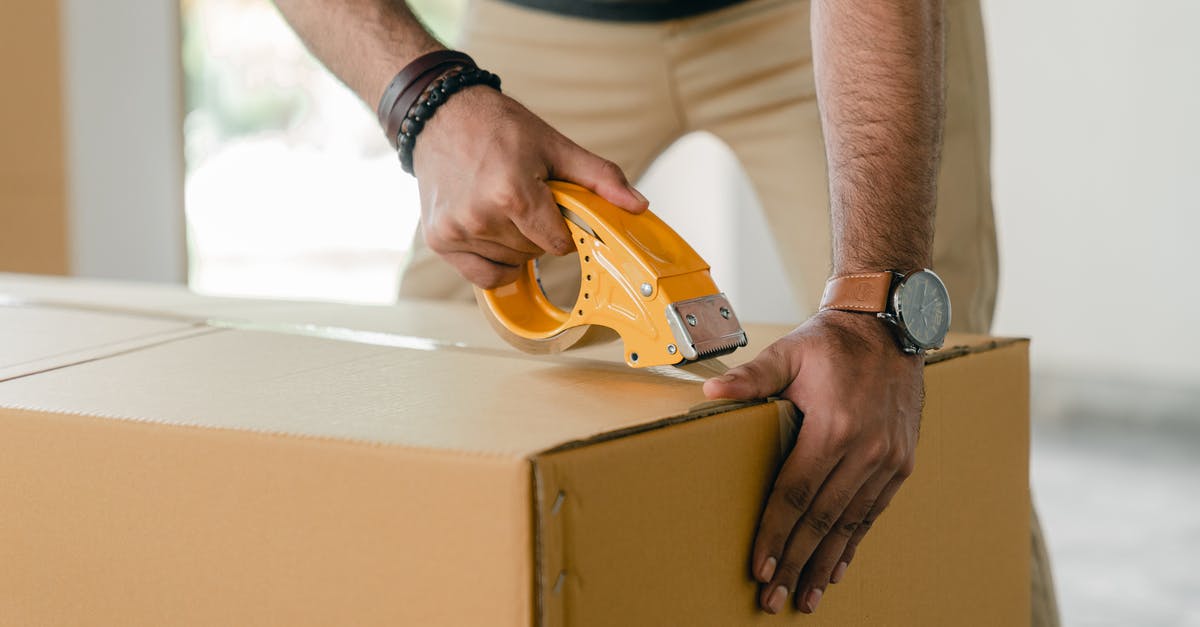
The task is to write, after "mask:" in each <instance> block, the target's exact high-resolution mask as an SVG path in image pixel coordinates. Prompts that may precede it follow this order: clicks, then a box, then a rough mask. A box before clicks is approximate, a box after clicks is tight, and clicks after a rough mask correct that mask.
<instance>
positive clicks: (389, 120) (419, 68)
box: [375, 50, 475, 148]
mask: <svg viewBox="0 0 1200 627" xmlns="http://www.w3.org/2000/svg"><path fill="white" fill-rule="evenodd" d="M456 66H460V67H475V61H474V59H472V58H471V57H470V56H468V55H466V54H465V53H462V52H458V51H457V50H435V51H433V52H430V53H427V54H423V55H421V56H419V57H417V58H416V59H413V60H412V61H411V62H410V63H409V64H408V65H406V66H404V69H402V70H400V73H398V74H396V78H393V79H392V82H391V83H389V84H388V86H387V89H385V90H384V91H383V97H382V98H380V99H379V107H378V108H376V110H375V113H376V114H377V115H378V116H379V125H380V126H382V127H383V129H384V131H385V132H386V133H387V139H388V142H389V143H390V144H391V145H392V148H395V147H396V135H397V134H399V132H400V125H401V124H402V123H403V122H404V118H405V116H407V115H408V110H409V109H411V108H412V105H413V104H414V103H415V102H416V101H417V98H418V97H419V96H420V95H421V92H423V91H425V87H426V86H428V85H429V83H432V82H433V81H434V80H435V79H437V77H438V76H440V75H441V74H443V73H444V72H446V71H447V70H450V69H451V68H454V67H456Z"/></svg>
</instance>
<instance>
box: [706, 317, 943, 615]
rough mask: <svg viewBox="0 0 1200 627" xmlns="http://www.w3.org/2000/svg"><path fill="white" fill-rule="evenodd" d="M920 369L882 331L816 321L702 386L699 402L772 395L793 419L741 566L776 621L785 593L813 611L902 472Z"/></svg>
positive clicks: (908, 470)
mask: <svg viewBox="0 0 1200 627" xmlns="http://www.w3.org/2000/svg"><path fill="white" fill-rule="evenodd" d="M923 368H924V357H922V356H916V355H906V354H904V353H902V352H901V351H900V349H899V348H898V347H897V345H896V341H895V339H894V338H893V337H892V336H891V333H890V331H889V330H888V329H887V328H886V327H885V324H884V323H883V322H882V321H880V320H877V319H875V318H874V317H873V316H869V315H864V314H860V313H851V312H844V311H824V312H821V313H818V314H816V315H815V316H813V317H812V318H810V319H809V320H808V321H807V322H805V323H804V324H803V325H801V326H800V327H799V328H797V329H796V330H795V331H793V332H792V333H790V334H789V335H787V336H786V337H784V338H782V339H780V340H779V341H777V342H775V343H774V344H772V345H770V346H768V347H767V348H766V349H765V350H763V352H762V353H760V354H759V355H758V356H757V357H756V358H755V359H754V360H753V361H750V362H749V363H746V364H744V365H742V366H739V367H737V368H733V369H731V370H730V371H729V372H728V373H726V374H725V375H723V376H721V377H717V378H715V379H710V380H708V381H707V382H705V384H704V393H705V395H706V396H708V397H709V398H728V399H754V398H763V397H766V396H772V395H782V396H784V397H785V398H787V399H788V400H790V401H791V402H792V403H794V404H795V405H796V407H797V408H798V409H799V410H800V411H801V412H802V413H803V415H804V421H803V424H802V427H801V429H800V432H799V435H798V436H797V438H796V446H795V448H794V449H793V450H792V452H791V454H790V455H789V456H788V458H787V460H786V461H785V462H784V464H783V467H782V468H781V469H780V471H779V475H778V477H777V478H776V480H775V485H774V487H773V489H772V491H771V495H770V497H769V498H768V500H767V505H766V509H765V510H764V511H763V514H762V518H761V519H760V521H759V526H758V533H757V534H756V536H755V540H754V550H753V554H752V558H751V567H752V569H753V576H754V578H755V579H756V580H758V582H759V583H761V584H763V586H762V589H761V591H760V594H759V604H760V605H761V606H762V608H763V609H764V610H766V611H767V612H770V613H772V614H774V613H777V612H779V611H781V610H782V609H783V605H784V602H785V601H786V599H787V597H788V595H789V594H791V595H793V598H794V602H795V604H796V606H797V607H798V608H799V609H800V610H801V611H803V612H812V611H814V610H815V609H816V607H817V603H818V602H819V601H820V600H821V595H822V594H823V593H824V591H825V588H826V586H827V585H828V584H829V583H830V582H831V581H832V582H833V583H837V582H838V581H840V580H841V578H842V577H843V576H844V574H845V569H846V567H847V566H848V565H849V562H850V560H851V559H852V558H853V556H854V552H855V549H856V547H857V546H858V543H859V541H861V540H862V537H863V536H864V535H865V534H866V532H867V530H869V529H870V527H871V524H872V523H873V522H874V521H875V519H876V518H877V517H878V516H879V514H880V512H882V511H883V509H884V508H885V507H887V505H888V502H889V501H891V499H892V496H893V495H895V494H896V491H897V490H898V489H899V488H900V484H901V483H903V481H904V480H905V479H906V478H907V477H908V476H909V475H911V474H912V472H913V467H914V463H915V458H914V452H915V450H916V446H917V434H918V431H919V428H920V417H921V403H922V394H923Z"/></svg>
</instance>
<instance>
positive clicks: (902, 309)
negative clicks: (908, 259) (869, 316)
mask: <svg viewBox="0 0 1200 627" xmlns="http://www.w3.org/2000/svg"><path fill="white" fill-rule="evenodd" d="M895 305H896V313H897V314H899V317H900V321H901V322H902V323H903V324H904V328H905V329H907V330H908V334H909V335H910V336H911V337H912V340H913V341H914V342H915V343H916V344H917V345H918V346H920V347H922V348H934V347H936V346H939V345H941V343H942V339H943V338H944V337H945V336H946V331H947V330H949V328H950V295H949V294H948V293H947V292H946V286H945V285H943V284H942V281H941V279H939V278H938V277H937V275H936V274H934V273H932V272H929V271H927V270H922V271H919V272H914V273H912V274H910V275H909V276H908V277H907V278H905V279H904V282H903V283H901V284H900V287H899V288H898V289H897V290H896V303H895Z"/></svg>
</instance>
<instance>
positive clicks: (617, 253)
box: [476, 181, 746, 368]
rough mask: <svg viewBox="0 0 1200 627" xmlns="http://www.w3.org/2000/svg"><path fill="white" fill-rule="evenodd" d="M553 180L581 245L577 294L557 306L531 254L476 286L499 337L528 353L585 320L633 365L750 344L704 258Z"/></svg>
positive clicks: (656, 226)
mask: <svg viewBox="0 0 1200 627" xmlns="http://www.w3.org/2000/svg"><path fill="white" fill-rule="evenodd" d="M549 185H550V189H551V191H552V192H553V193H554V198H555V200H556V201H557V202H558V205H559V207H560V208H561V209H562V212H563V217H564V219H565V220H566V222H567V228H568V229H569V230H570V231H571V235H572V236H573V237H574V241H575V245H576V248H578V250H579V263H580V269H581V272H580V285H579V294H578V296H577V297H576V302H575V306H574V307H572V308H571V310H570V311H564V310H562V309H560V308H558V307H556V306H555V305H554V304H553V303H551V302H550V300H549V299H548V298H547V297H546V295H545V293H544V292H543V291H542V289H541V287H540V286H539V285H538V281H537V270H536V267H535V265H534V263H533V262H532V261H531V262H529V263H527V264H526V265H525V268H524V271H523V272H522V273H521V277H520V278H519V279H518V280H517V281H516V282H515V283H512V284H510V285H506V286H504V287H500V288H497V289H494V290H478V289H477V290H476V296H477V298H478V299H479V303H480V306H481V308H482V309H483V310H484V313H485V314H487V317H488V318H489V320H490V321H491V322H492V325H493V326H494V327H495V328H496V330H497V331H498V332H499V333H500V335H501V336H502V337H504V338H505V339H507V340H508V341H509V342H510V343H512V344H513V345H514V346H516V347H517V348H520V349H522V350H525V351H527V352H543V353H544V352H558V351H561V350H563V349H565V348H567V347H569V346H570V345H571V344H574V343H575V342H577V341H578V340H579V339H580V338H581V337H582V336H583V335H584V333H583V332H584V331H585V330H586V329H587V327H589V326H591V325H597V326H602V327H607V328H609V329H612V330H614V331H616V332H617V334H618V335H620V337H621V340H622V341H623V342H624V349H625V363H627V364H629V365H630V366H632V367H634V368H645V367H649V366H664V365H681V364H684V363H687V362H692V361H698V360H701V359H708V358H710V357H716V356H719V355H724V354H727V353H731V352H733V351H734V350H736V349H737V348H739V347H742V346H745V345H746V333H745V331H743V330H742V327H741V324H739V323H738V319H737V315H736V314H734V312H733V307H732V306H730V304H729V301H728V300H727V299H726V298H725V295H724V294H722V293H721V292H720V291H719V290H718V289H717V286H716V284H715V283H713V280H712V276H711V275H710V274H709V266H708V264H707V263H705V262H704V260H703V259H701V258H700V255H698V254H696V251H695V250H693V249H692V247H691V246H689V245H688V243H687V242H685V241H684V240H683V238H681V237H679V235H678V234H677V233H676V232H675V231H674V230H672V229H671V227H669V226H667V224H666V223H665V222H663V221H662V220H661V219H659V218H658V216H656V215H654V214H653V213H651V212H649V211H646V212H645V213H642V214H640V215H633V214H630V213H628V212H626V211H623V210H622V209H620V208H619V207H617V206H615V205H613V204H611V203H609V202H608V201H606V200H604V199H603V198H600V197H599V196H597V195H595V194H593V193H592V192H590V191H588V190H586V189H584V188H582V187H580V186H578V185H574V184H572V183H565V182H561V181H550V183H549Z"/></svg>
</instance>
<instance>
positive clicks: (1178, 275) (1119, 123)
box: [984, 0, 1200, 385]
mask: <svg viewBox="0 0 1200 627" xmlns="http://www.w3.org/2000/svg"><path fill="white" fill-rule="evenodd" d="M984 8H985V20H986V23H987V28H988V36H989V38H990V40H989V45H990V50H989V57H990V60H991V65H992V85H993V88H992V99H993V124H994V126H993V138H994V144H993V145H994V156H995V158H994V161H993V169H994V170H993V176H994V182H995V200H996V212H997V222H998V229H999V231H1000V236H1001V242H1000V244H1001V253H1002V255H1003V259H1002V265H1001V268H1002V272H1003V275H1002V278H1001V287H1000V304H999V312H998V317H997V320H996V330H997V331H999V332H1002V333H1011V334H1021V335H1031V336H1032V337H1033V339H1034V343H1033V350H1034V364H1035V368H1039V369H1041V370H1055V371H1070V372H1074V373H1078V374H1097V375H1102V376H1118V377H1122V378H1126V377H1128V378H1137V379H1143V380H1151V379H1153V380H1159V381H1164V382H1165V381H1176V382H1190V383H1191V384H1193V385H1195V384H1198V383H1200V328H1198V323H1200V281H1197V280H1196V279H1195V278H1194V277H1195V276H1196V273H1197V271H1198V269H1200V241H1198V240H1200V189H1197V178H1198V175H1200V37H1197V36H1196V27H1197V25H1198V24H1200V2H1195V0H1152V1H1147V2H1127V1H1126V2H1122V1H1119V0H1103V1H1096V0H1057V1H1055V2H1040V1H1037V0H988V1H986V2H985V6H984Z"/></svg>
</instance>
